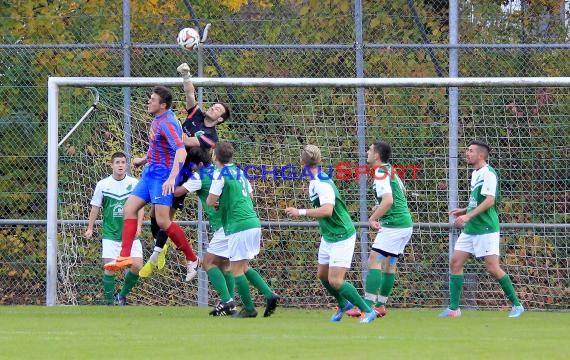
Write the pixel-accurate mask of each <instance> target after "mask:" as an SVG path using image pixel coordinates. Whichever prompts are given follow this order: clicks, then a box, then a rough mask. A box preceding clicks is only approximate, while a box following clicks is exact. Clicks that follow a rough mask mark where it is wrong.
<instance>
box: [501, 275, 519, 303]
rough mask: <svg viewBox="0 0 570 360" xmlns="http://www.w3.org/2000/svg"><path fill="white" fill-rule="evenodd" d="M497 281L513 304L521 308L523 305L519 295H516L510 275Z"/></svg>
mask: <svg viewBox="0 0 570 360" xmlns="http://www.w3.org/2000/svg"><path fill="white" fill-rule="evenodd" d="M497 281H498V282H499V284H500V285H501V288H502V289H503V291H504V292H505V295H507V297H508V298H509V300H510V301H511V303H512V304H513V305H515V306H519V305H520V304H521V303H520V301H519V298H518V297H517V294H516V293H515V288H514V287H513V282H512V281H511V278H510V277H509V275H507V274H505V275H504V276H503V277H502V278H500V279H499V280H497Z"/></svg>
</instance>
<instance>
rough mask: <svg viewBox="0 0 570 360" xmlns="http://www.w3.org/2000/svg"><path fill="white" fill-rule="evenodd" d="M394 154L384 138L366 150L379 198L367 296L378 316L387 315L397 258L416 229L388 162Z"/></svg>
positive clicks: (401, 187)
mask: <svg viewBox="0 0 570 360" xmlns="http://www.w3.org/2000/svg"><path fill="white" fill-rule="evenodd" d="M391 156H392V147H391V146H390V145H389V144H387V143H385V142H382V141H377V142H375V143H374V144H372V145H370V147H369V149H368V152H367V162H368V165H369V166H371V167H372V169H373V170H374V182H373V186H372V191H373V195H374V199H375V200H376V207H375V209H374V211H373V213H372V214H371V215H370V218H369V219H368V222H369V224H370V227H371V228H372V229H373V230H378V233H377V235H376V238H375V239H374V243H373V244H372V249H371V251H370V254H369V256H368V273H367V274H366V282H365V286H364V291H365V294H364V298H365V299H366V302H367V303H368V305H370V306H373V309H374V311H375V312H376V314H377V315H378V317H382V316H384V315H386V307H385V306H384V305H385V304H386V302H387V301H388V297H389V296H390V293H391V292H392V288H393V287H394V280H395V277H396V261H397V260H398V257H400V255H402V254H403V253H404V248H405V247H406V244H407V243H408V242H409V241H410V238H411V237H412V229H413V228H412V215H411V214H410V210H409V209H408V202H407V200H406V190H405V188H404V185H403V183H402V180H401V179H400V177H399V176H398V175H397V174H395V173H394V171H393V169H392V166H391V165H390V163H389V161H390V158H391ZM380 222H381V223H380ZM347 315H349V316H360V312H359V311H358V310H356V309H352V310H350V311H348V312H347Z"/></svg>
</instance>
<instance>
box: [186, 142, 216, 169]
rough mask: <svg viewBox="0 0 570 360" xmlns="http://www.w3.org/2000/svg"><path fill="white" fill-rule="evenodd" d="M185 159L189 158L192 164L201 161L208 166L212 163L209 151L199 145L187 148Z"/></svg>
mask: <svg viewBox="0 0 570 360" xmlns="http://www.w3.org/2000/svg"><path fill="white" fill-rule="evenodd" d="M186 160H189V161H191V162H193V163H194V164H199V163H202V164H203V165H204V166H210V165H211V164H212V159H211V155H210V151H209V150H206V149H204V148H201V147H200V146H192V147H191V148H190V149H189V150H188V154H187V155H186Z"/></svg>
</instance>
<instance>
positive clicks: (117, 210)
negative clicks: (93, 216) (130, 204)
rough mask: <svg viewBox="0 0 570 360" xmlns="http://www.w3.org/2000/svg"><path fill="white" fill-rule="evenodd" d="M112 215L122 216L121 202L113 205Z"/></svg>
mask: <svg viewBox="0 0 570 360" xmlns="http://www.w3.org/2000/svg"><path fill="white" fill-rule="evenodd" d="M113 217H123V204H115V205H114V206H113Z"/></svg>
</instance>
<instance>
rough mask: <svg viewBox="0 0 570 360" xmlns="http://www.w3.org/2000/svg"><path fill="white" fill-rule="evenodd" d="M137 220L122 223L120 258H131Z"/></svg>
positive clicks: (126, 220) (127, 220)
mask: <svg viewBox="0 0 570 360" xmlns="http://www.w3.org/2000/svg"><path fill="white" fill-rule="evenodd" d="M137 224H138V220H137V219H125V220H124V221H123V241H122V242H121V256H131V248H132V247H133V241H135V235H136V234H137Z"/></svg>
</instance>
